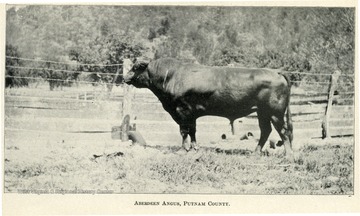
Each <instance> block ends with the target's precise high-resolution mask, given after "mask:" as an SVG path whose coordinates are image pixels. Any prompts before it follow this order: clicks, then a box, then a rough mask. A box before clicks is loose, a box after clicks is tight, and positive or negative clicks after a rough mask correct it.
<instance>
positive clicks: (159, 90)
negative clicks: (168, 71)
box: [149, 85, 170, 102]
mask: <svg viewBox="0 0 360 216" xmlns="http://www.w3.org/2000/svg"><path fill="white" fill-rule="evenodd" d="M149 89H150V90H151V91H152V92H153V93H154V94H155V95H156V96H157V97H158V98H159V100H160V101H161V102H163V100H168V99H169V98H170V94H169V93H168V92H166V91H165V89H164V88H163V87H162V86H156V85H151V86H150V87H149Z"/></svg>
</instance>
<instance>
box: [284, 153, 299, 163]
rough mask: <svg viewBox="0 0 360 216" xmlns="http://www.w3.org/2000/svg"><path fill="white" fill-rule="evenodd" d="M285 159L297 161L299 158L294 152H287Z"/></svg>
mask: <svg viewBox="0 0 360 216" xmlns="http://www.w3.org/2000/svg"><path fill="white" fill-rule="evenodd" d="M285 159H286V160H287V161H289V162H295V161H296V160H297V159H296V157H295V155H294V152H285Z"/></svg>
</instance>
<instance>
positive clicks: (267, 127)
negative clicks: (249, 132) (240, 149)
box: [255, 111, 272, 154]
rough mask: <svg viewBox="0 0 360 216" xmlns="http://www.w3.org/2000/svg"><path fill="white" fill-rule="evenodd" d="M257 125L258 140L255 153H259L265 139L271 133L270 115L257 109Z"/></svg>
mask: <svg viewBox="0 0 360 216" xmlns="http://www.w3.org/2000/svg"><path fill="white" fill-rule="evenodd" d="M258 119H259V127H260V140H259V143H258V145H257V146H256V149H255V153H257V154H261V150H262V148H263V147H264V145H265V143H266V140H267V139H268V137H269V135H270V133H271V130H272V129H271V122H270V117H269V116H268V115H266V112H264V111H263V112H261V111H258Z"/></svg>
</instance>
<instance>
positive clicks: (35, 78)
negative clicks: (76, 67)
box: [5, 76, 113, 84]
mask: <svg viewBox="0 0 360 216" xmlns="http://www.w3.org/2000/svg"><path fill="white" fill-rule="evenodd" d="M5 77H9V78H19V79H32V80H43V81H49V80H50V81H60V82H73V83H87V84H113V83H112V82H111V83H110V82H109V83H106V82H90V81H76V80H62V79H52V78H40V77H23V76H5Z"/></svg>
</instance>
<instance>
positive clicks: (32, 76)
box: [5, 56, 354, 92]
mask: <svg viewBox="0 0 360 216" xmlns="http://www.w3.org/2000/svg"><path fill="white" fill-rule="evenodd" d="M6 58H7V59H17V60H22V61H27V62H42V63H51V64H61V65H75V66H94V67H115V66H116V67H117V68H116V72H115V71H114V72H112V73H109V72H103V71H84V70H69V69H57V68H48V67H34V66H31V67H29V66H14V65H6V68H12V69H16V70H23V71H27V73H26V72H25V73H18V74H12V75H8V74H7V75H5V77H6V78H14V79H26V80H32V81H37V82H40V81H51V82H57V83H59V84H60V85H61V84H64V83H82V84H91V85H99V84H106V83H107V84H110V83H114V79H115V77H116V79H118V78H120V79H121V78H122V77H123V75H122V74H121V73H120V69H119V66H122V64H84V63H78V62H61V61H50V60H43V59H30V58H20V57H14V56H6ZM36 71H37V72H38V73H36ZM44 71H48V72H59V73H64V74H72V75H80V74H83V75H96V76H97V77H98V78H95V79H94V78H84V77H82V78H81V79H83V80H80V79H79V78H76V79H74V78H70V77H66V76H63V77H61V76H60V78H59V75H60V74H39V72H40V73H41V72H44ZM34 72H35V73H34ZM279 72H280V70H279ZM281 73H285V74H289V75H300V76H310V77H313V78H315V79H313V78H309V79H306V80H305V79H302V80H292V81H291V82H292V83H293V84H295V85H298V86H299V85H302V86H306V88H308V89H309V90H319V91H320V90H323V91H326V90H327V89H326V88H325V86H329V85H330V77H331V75H332V74H331V73H309V72H300V71H281ZM110 77H112V79H111V78H110ZM319 77H320V79H318V78H319ZM321 77H325V79H324V78H321ZM340 77H342V78H343V79H342V81H340V83H341V85H340V86H341V91H342V92H348V91H349V90H351V91H353V90H354V74H341V75H340ZM84 79H85V80H84ZM86 79H90V80H86ZM118 82H119V81H118Z"/></svg>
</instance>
